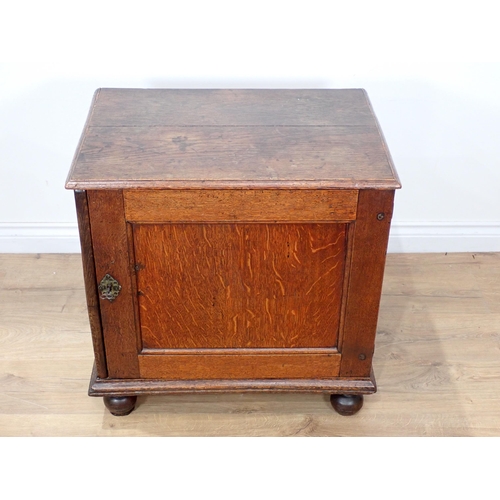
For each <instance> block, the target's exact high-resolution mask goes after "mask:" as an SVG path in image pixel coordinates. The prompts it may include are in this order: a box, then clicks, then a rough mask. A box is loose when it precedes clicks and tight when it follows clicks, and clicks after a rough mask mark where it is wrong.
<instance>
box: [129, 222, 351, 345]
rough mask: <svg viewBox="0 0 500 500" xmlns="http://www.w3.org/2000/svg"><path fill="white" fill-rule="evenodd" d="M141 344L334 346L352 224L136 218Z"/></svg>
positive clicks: (134, 225) (135, 236) (135, 235)
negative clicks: (149, 221) (145, 221)
mask: <svg viewBox="0 0 500 500" xmlns="http://www.w3.org/2000/svg"><path fill="white" fill-rule="evenodd" d="M132 227H133V241H134V253H135V261H136V269H137V293H138V303H139V322H140V335H141V340H142V346H143V349H144V350H145V351H149V350H155V349H159V350H161V349H199V348H205V349H210V348H212V349H213V348H227V349H229V348H240V349H241V348H307V347H309V348H335V347H336V346H337V341H338V331H339V320H340V308H341V303H342V300H341V295H342V288H343V278H344V261H345V253H346V224H337V223H280V224H265V223H234V224H233V223H211V224H207V223H203V224H201V223H165V224H133V225H132Z"/></svg>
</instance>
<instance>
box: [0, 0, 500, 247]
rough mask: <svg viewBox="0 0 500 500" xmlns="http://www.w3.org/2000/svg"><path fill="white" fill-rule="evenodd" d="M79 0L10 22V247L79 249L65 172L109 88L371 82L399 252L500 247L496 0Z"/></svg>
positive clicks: (4, 56) (1, 189)
mask: <svg viewBox="0 0 500 500" xmlns="http://www.w3.org/2000/svg"><path fill="white" fill-rule="evenodd" d="M70 3H71V2H66V3H58V2H52V3H51V2H49V3H48V4H47V3H46V2H39V3H33V4H32V5H31V6H30V8H29V9H26V8H25V6H24V5H23V6H21V7H13V8H11V9H12V11H11V12H10V16H9V22H8V23H7V26H6V29H3V28H2V30H0V47H2V48H1V49H0V61H3V63H2V64H1V65H0V252H67V251H79V245H78V239H77V229H76V215H75V209H74V202H73V197H72V192H68V191H65V190H64V181H65V178H66V174H67V171H68V169H69V166H70V163H71V159H72V156H73V153H74V150H75V148H76V144H77V142H78V139H79V136H80V133H81V130H82V127H83V124H84V122H85V119H86V115H87V111H88V108H89V105H90V100H91V97H92V94H93V92H94V90H95V89H96V88H98V87H143V88H152V87H176V88H182V87H190V88H196V87H198V88H210V87H211V88H217V87H218V88H224V87H229V88H238V87H240V88H259V87H262V88H348V87H356V88H359V87H363V88H365V89H367V91H368V94H369V96H370V99H371V101H372V104H373V107H374V109H375V112H376V114H377V116H378V119H379V121H380V123H381V126H382V129H383V130H384V134H385V137H386V140H387V142H388V145H389V148H390V150H391V153H392V156H393V159H394V162H395V164H396V167H397V169H398V172H399V175H400V177H401V180H402V182H403V189H402V190H401V191H399V192H398V193H397V195H396V207H395V218H394V223H393V230H392V232H391V241H390V250H391V251H405V252H409V251H418V252H420V251H435V252H445V251H450V252H451V251H500V196H499V188H500V141H499V140H498V139H497V136H498V134H499V132H500V93H499V92H498V89H499V88H500V62H499V60H498V55H497V54H496V53H495V52H496V51H497V50H498V47H499V46H500V43H499V40H498V39H497V38H498V35H497V32H498V30H497V29H496V26H495V21H494V19H495V15H496V14H495V11H493V7H494V4H493V2H475V3H474V11H471V10H470V7H468V6H465V7H463V8H461V7H460V6H457V5H456V2H455V3H451V2H450V3H449V2H439V1H434V2H432V3H429V4H428V5H427V4H426V3H425V2H418V3H417V2H368V3H364V2H361V3H360V2H351V3H350V2H342V3H341V2H326V1H325V2H315V1H308V2H295V3H294V2H291V1H290V2H286V3H282V2H273V1H272V0H268V1H267V2H262V3H260V2H257V1H252V2H246V3H242V2H240V3H238V2H231V3H227V4H226V3H225V2H214V1H211V2H204V3H200V2H194V3H193V2H183V3H182V6H179V5H177V4H178V3H181V2H175V3H168V2H166V3H165V2H141V4H140V6H139V5H136V6H135V7H134V8H133V9H132V8H131V7H130V6H127V4H126V3H123V2H122V3H116V2H105V1H104V0H102V1H101V2H95V3H94V2H86V3H85V4H82V6H81V7H80V10H78V11H74V10H73V11H72V10H71V9H72V8H71V7H68V4H70ZM490 3H491V7H490ZM346 4H347V5H346ZM351 4H352V5H351ZM134 5H135V4H134ZM160 5H166V8H164V9H163V10H160V7H159V6H160ZM236 5H239V7H236ZM241 5H244V6H245V7H241ZM451 6H453V8H451ZM139 8H140V10H138V9H139ZM73 9H74V7H73ZM4 19H6V18H4ZM2 50H3V53H2V52H1V51H2Z"/></svg>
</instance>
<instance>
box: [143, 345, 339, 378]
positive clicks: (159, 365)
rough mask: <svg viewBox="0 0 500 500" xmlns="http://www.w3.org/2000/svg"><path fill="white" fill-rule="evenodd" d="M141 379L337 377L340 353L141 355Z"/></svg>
mask: <svg viewBox="0 0 500 500" xmlns="http://www.w3.org/2000/svg"><path fill="white" fill-rule="evenodd" d="M139 367H140V374H141V377H142V378H145V379H161V378H164V379H169V380H214V379H225V380H237V379H252V380H257V379H280V378H283V379H294V378H297V379H300V378H301V379H304V378H305V379H316V378H332V377H337V376H338V373H339V368H340V354H338V353H336V352H334V353H332V354H308V353H307V352H304V353H301V354H276V353H271V354H269V353H267V354H239V355H237V356H235V355H232V354H230V353H225V354H205V355H202V356H200V355H199V354H170V355H168V354H160V355H140V356H139Z"/></svg>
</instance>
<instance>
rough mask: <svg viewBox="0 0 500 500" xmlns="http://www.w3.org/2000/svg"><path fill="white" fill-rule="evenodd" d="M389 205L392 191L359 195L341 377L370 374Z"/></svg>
mask: <svg viewBox="0 0 500 500" xmlns="http://www.w3.org/2000/svg"><path fill="white" fill-rule="evenodd" d="M393 201H394V191H376V190H364V191H360V193H359V202H358V215H357V220H356V222H355V223H354V230H353V233H354V234H353V241H352V254H351V267H350V276H349V289H348V296H347V304H346V310H345V322H344V326H343V337H342V339H341V345H342V366H341V371H340V375H341V376H343V377H356V376H358V377H366V376H368V375H369V373H370V371H371V365H372V358H373V349H374V345H375V334H376V331H377V321H378V311H379V304H380V294H381V290H382V280H383V276H384V266H385V258H386V252H387V243H388V241H389V229H390V225H391V218H392V209H393ZM379 214H382V215H383V219H382V220H379V219H378V215H379Z"/></svg>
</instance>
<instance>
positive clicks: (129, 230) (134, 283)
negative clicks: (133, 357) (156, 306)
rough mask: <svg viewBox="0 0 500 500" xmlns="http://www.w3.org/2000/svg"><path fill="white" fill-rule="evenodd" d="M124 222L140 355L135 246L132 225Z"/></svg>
mask: <svg viewBox="0 0 500 500" xmlns="http://www.w3.org/2000/svg"><path fill="white" fill-rule="evenodd" d="M125 222H126V228H127V248H128V256H129V267H130V279H131V285H132V301H133V303H134V319H135V332H136V343H137V352H138V353H140V352H141V351H142V350H143V348H142V336H141V311H140V307H139V296H138V288H137V272H136V269H135V264H136V258H135V246H134V228H133V225H132V223H130V222H129V221H127V220H126V221H125Z"/></svg>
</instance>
